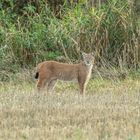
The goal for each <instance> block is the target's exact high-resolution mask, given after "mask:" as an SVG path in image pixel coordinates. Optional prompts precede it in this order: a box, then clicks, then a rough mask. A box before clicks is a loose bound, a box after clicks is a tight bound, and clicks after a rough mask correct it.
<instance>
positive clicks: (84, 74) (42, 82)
mask: <svg viewBox="0 0 140 140" xmlns="http://www.w3.org/2000/svg"><path fill="white" fill-rule="evenodd" d="M82 54H83V59H84V61H82V62H81V63H79V64H67V63H60V62H56V61H44V62H42V63H39V64H38V67H37V74H36V78H37V77H38V82H37V88H38V90H39V91H40V90H43V89H44V88H45V86H46V87H47V91H49V90H51V89H53V88H54V85H55V83H56V81H57V80H63V81H77V82H78V83H79V88H80V93H81V94H84V93H85V89H86V85H87V83H88V81H89V79H90V77H91V72H92V67H93V62H94V57H93V56H92V55H91V54H86V53H82Z"/></svg>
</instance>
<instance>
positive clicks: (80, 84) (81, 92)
mask: <svg viewBox="0 0 140 140" xmlns="http://www.w3.org/2000/svg"><path fill="white" fill-rule="evenodd" d="M79 88H80V94H81V95H85V90H86V85H85V83H84V82H80V81H79Z"/></svg>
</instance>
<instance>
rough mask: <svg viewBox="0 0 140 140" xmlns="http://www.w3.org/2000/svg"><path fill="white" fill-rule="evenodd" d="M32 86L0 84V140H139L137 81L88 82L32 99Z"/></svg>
mask: <svg viewBox="0 0 140 140" xmlns="http://www.w3.org/2000/svg"><path fill="white" fill-rule="evenodd" d="M34 86H35V83H30V84H29V83H27V82H22V83H21V82H19V83H16V84H15V83H14V82H9V83H0V140H140V80H137V79H135V80H133V79H132V78H127V79H125V80H123V81H120V80H116V81H111V80H102V79H93V80H91V81H90V83H89V85H88V87H87V94H86V96H85V97H82V96H80V95H79V94H78V88H77V86H75V84H70V85H69V84H63V83H58V85H57V87H56V89H55V92H54V93H52V94H49V95H45V94H37V93H36V92H35V90H34Z"/></svg>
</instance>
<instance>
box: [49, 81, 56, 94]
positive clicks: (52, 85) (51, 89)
mask: <svg viewBox="0 0 140 140" xmlns="http://www.w3.org/2000/svg"><path fill="white" fill-rule="evenodd" d="M56 83H57V80H51V81H50V82H49V83H48V92H53V91H54V88H55V85H56Z"/></svg>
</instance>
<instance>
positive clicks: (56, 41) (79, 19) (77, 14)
mask: <svg viewBox="0 0 140 140" xmlns="http://www.w3.org/2000/svg"><path fill="white" fill-rule="evenodd" d="M9 2H10V4H6V6H4V5H3V3H4V1H3V3H2V4H1V5H0V9H1V10H0V47H1V48H0V58H1V61H0V63H1V64H0V65H1V66H2V67H0V69H1V70H4V69H5V67H9V70H11V69H12V68H11V67H13V69H12V70H11V71H12V72H13V71H17V69H18V68H16V70H15V67H19V68H20V67H32V66H33V67H34V66H35V65H36V64H37V63H38V62H41V61H43V60H50V59H56V58H57V57H58V56H65V57H69V58H70V59H72V60H76V59H79V57H80V54H79V50H83V51H86V52H91V51H93V52H94V53H95V56H96V63H97V64H98V65H103V63H111V64H112V65H115V66H119V67H127V68H137V67H138V66H139V60H140V57H139V55H140V50H139V48H140V47H139V38H140V36H139V26H138V22H135V20H136V19H135V13H134V11H135V10H134V11H133V9H134V8H133V5H132V4H131V3H129V2H128V1H127V0H124V1H121V0H110V1H108V2H106V3H105V4H103V5H102V6H100V7H89V6H88V5H87V4H86V1H82V2H81V3H79V4H76V5H74V6H68V5H65V4H64V5H62V6H61V11H59V14H61V18H57V17H56V16H55V14H54V13H53V12H52V11H51V10H50V7H49V6H48V5H46V4H45V2H43V1H41V2H40V3H39V6H40V7H39V9H40V10H39V12H37V11H36V7H35V6H34V5H31V4H26V5H25V6H24V7H23V8H22V10H20V11H22V12H19V13H18V12H17V11H16V10H15V7H16V3H14V2H13V1H9ZM5 45H6V46H8V47H6V48H5V47H4V46H5ZM8 56H9V57H10V61H9V57H8ZM7 57H8V58H7Z"/></svg>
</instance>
